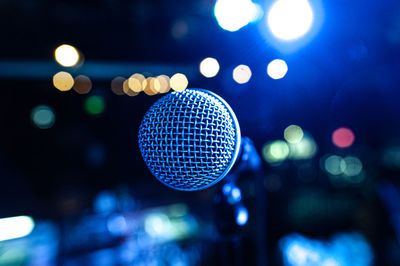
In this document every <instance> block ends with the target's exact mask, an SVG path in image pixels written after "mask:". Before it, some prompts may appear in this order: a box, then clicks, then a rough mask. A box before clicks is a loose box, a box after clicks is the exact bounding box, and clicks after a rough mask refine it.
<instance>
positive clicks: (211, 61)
mask: <svg viewBox="0 0 400 266" xmlns="http://www.w3.org/2000/svg"><path fill="white" fill-rule="evenodd" d="M218 71H219V64H218V61H217V59H215V58H212V57H207V58H205V59H203V61H201V63H200V73H201V74H202V75H203V76H205V77H206V78H212V77H215V76H216V75H217V74H218Z"/></svg>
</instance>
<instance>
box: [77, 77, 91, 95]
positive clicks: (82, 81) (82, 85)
mask: <svg viewBox="0 0 400 266" xmlns="http://www.w3.org/2000/svg"><path fill="white" fill-rule="evenodd" d="M73 89H74V91H76V92H77V93H79V94H87V93H89V92H90V90H91V89H92V81H91V80H90V78H88V77H87V76H84V75H79V76H77V77H76V78H75V82H74V86H73Z"/></svg>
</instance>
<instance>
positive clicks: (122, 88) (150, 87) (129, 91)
mask: <svg viewBox="0 0 400 266" xmlns="http://www.w3.org/2000/svg"><path fill="white" fill-rule="evenodd" d="M188 84H189V82H188V80H187V78H186V76H185V75H184V74H181V73H177V74H175V75H173V76H172V77H171V78H170V77H168V76H167V75H159V76H157V77H147V78H146V77H145V76H143V75H142V74H138V73H136V74H133V75H132V76H130V77H129V78H128V79H125V78H123V77H116V78H114V79H113V80H112V81H111V90H112V92H113V93H115V94H116V95H128V96H136V95H138V94H139V93H140V92H144V93H145V94H146V95H148V96H153V95H156V94H162V93H167V92H169V91H170V90H171V89H173V90H174V91H182V90H184V89H186V88H187V86H188Z"/></svg>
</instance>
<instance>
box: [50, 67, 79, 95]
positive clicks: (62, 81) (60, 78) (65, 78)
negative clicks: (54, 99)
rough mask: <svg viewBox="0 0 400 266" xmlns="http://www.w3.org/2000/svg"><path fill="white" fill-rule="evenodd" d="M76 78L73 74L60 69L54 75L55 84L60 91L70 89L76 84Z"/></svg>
mask: <svg viewBox="0 0 400 266" xmlns="http://www.w3.org/2000/svg"><path fill="white" fill-rule="evenodd" d="M74 83H75V81H74V78H73V77H72V76H71V74H69V73H67V72H64V71H60V72H58V73H57V74H55V75H54V76H53V85H54V87H56V88H57V89H58V90H59V91H69V90H70V89H72V87H73V86H74Z"/></svg>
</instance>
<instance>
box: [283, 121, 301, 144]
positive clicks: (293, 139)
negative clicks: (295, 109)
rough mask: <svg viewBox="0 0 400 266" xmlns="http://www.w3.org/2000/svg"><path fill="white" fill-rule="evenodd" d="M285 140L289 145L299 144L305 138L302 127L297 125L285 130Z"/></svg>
mask: <svg viewBox="0 0 400 266" xmlns="http://www.w3.org/2000/svg"><path fill="white" fill-rule="evenodd" d="M283 135H284V137H285V140H286V141H287V142H289V143H299V142H300V141H301V140H302V139H303V136H304V132H303V130H302V129H301V127H299V126H297V125H290V126H288V127H287V128H286V129H285V132H284V134H283Z"/></svg>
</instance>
